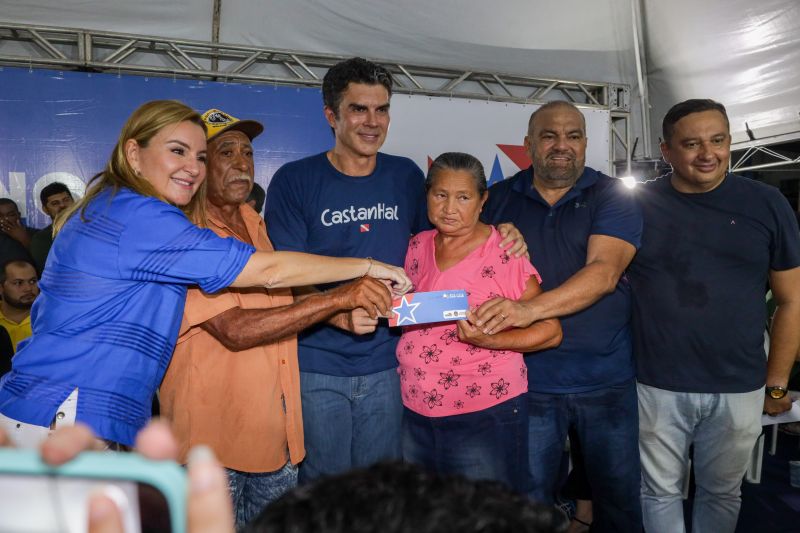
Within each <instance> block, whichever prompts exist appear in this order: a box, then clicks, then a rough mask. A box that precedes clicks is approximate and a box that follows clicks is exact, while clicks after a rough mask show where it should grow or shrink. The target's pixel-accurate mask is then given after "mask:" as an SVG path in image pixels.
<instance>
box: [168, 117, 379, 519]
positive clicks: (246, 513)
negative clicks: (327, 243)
mask: <svg viewBox="0 0 800 533" xmlns="http://www.w3.org/2000/svg"><path fill="white" fill-rule="evenodd" d="M203 120H204V122H205V123H206V127H207V129H208V156H207V157H208V160H207V167H208V171H207V174H208V177H207V182H208V191H207V192H208V194H207V195H206V214H207V227H208V228H210V229H211V230H212V231H214V233H216V234H217V235H219V236H221V237H234V238H237V239H239V240H241V241H243V242H246V243H248V244H252V245H253V246H255V247H256V249H258V250H265V251H271V250H272V246H271V245H270V243H269V238H268V235H267V232H266V227H265V224H264V220H263V219H262V218H261V217H259V216H258V215H256V214H255V213H254V212H253V210H251V209H250V208H249V207H248V206H246V205H245V199H246V198H247V195H248V193H249V191H250V186H251V185H252V184H253V176H254V175H255V168H254V163H253V161H254V158H253V146H252V140H253V139H254V138H255V137H256V136H258V135H259V134H260V133H261V132H262V131H263V129H264V128H263V126H262V125H261V124H260V123H258V122H256V121H253V120H239V119H237V118H235V117H233V116H231V115H229V114H227V113H225V112H223V111H220V110H218V109H211V110H209V111H206V112H205V113H204V114H203ZM376 300H377V301H381V302H382V306H383V307H384V308H388V307H389V306H391V293H390V292H389V290H388V289H387V288H386V287H384V285H383V284H382V283H380V282H379V281H376V280H374V279H372V278H369V277H364V278H361V279H359V280H358V281H355V282H353V283H348V284H344V285H340V286H339V287H337V288H335V289H332V290H330V291H328V292H325V293H321V294H316V295H313V296H310V297H308V298H306V299H303V300H301V301H298V302H294V301H293V299H292V293H291V291H290V290H289V289H253V288H247V289H224V290H222V291H219V292H217V293H216V294H213V295H211V294H206V293H205V292H203V291H201V290H200V289H198V288H191V289H189V291H188V293H187V296H186V307H185V309H184V313H183V321H182V323H181V329H180V336H179V337H178V342H177V344H176V346H175V353H174V354H173V356H172V361H171V362H170V365H169V368H168V369H167V373H166V375H165V376H164V381H163V382H162V384H161V388H160V394H159V398H160V400H161V412H162V414H163V415H164V416H165V417H166V418H167V419H169V420H170V421H171V425H172V429H173V432H174V433H175V436H176V438H177V440H178V447H179V459H180V460H181V462H186V460H187V457H188V454H189V450H190V448H191V447H192V446H195V445H197V444H205V445H208V446H211V448H212V449H213V450H214V452H215V454H216V456H217V457H218V458H219V459H220V461H221V462H222V464H223V465H224V466H225V467H226V468H227V472H228V478H229V479H230V486H231V492H232V496H233V502H234V512H235V515H236V523H237V526H238V527H241V526H244V524H245V523H246V522H248V521H249V520H250V519H251V518H252V517H254V516H256V515H257V514H258V513H259V512H261V509H263V508H264V507H265V506H266V505H267V504H268V503H270V502H271V501H273V500H275V499H276V498H278V497H279V496H280V495H281V494H283V493H284V492H286V491H287V490H289V489H290V488H292V487H293V486H295V485H296V483H297V466H296V465H297V464H298V463H300V461H302V459H303V457H304V456H305V450H304V447H303V421H302V418H301V407H300V382H299V381H300V380H299V375H298V368H297V337H296V334H297V332H298V331H300V330H302V329H304V328H305V327H308V326H310V325H312V324H313V323H315V322H319V321H321V320H325V319H327V318H329V317H330V316H331V315H333V314H335V313H337V312H340V311H343V310H349V309H352V308H354V307H362V308H368V309H370V311H371V312H373V314H375V313H374V311H373V310H374V305H373V304H372V302H373V301H376Z"/></svg>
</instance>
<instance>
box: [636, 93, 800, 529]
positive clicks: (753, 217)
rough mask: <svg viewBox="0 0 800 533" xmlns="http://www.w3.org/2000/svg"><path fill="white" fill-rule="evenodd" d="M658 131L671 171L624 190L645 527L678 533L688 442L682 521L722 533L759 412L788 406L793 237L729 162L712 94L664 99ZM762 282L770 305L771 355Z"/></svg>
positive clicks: (783, 209) (796, 297)
mask: <svg viewBox="0 0 800 533" xmlns="http://www.w3.org/2000/svg"><path fill="white" fill-rule="evenodd" d="M663 135H664V142H663V143H662V144H661V152H662V154H663V155H664V158H665V159H666V160H667V161H668V162H669V163H670V164H671V165H672V173H671V174H668V175H666V176H664V177H662V178H659V179H658V180H656V181H654V182H650V183H647V184H646V185H645V186H643V187H639V188H638V189H639V190H637V191H636V193H637V197H638V198H639V200H640V205H641V208H642V214H643V216H644V233H643V235H642V246H641V249H640V250H639V253H638V254H637V256H636V259H635V260H634V262H633V264H632V265H631V268H630V279H631V285H632V287H633V295H634V298H633V302H634V313H633V332H634V354H635V357H636V362H637V369H638V381H639V385H638V389H639V418H640V449H641V461H642V510H643V513H644V522H645V528H646V529H647V531H685V529H684V518H683V501H682V500H683V499H682V488H683V480H684V479H685V476H686V475H688V467H689V448H690V446H693V449H694V452H693V458H692V463H693V465H694V474H695V481H696V485H697V492H696V494H695V498H694V512H693V517H692V530H693V531H713V532H715V533H716V532H721V533H724V532H733V531H734V529H735V528H736V522H737V517H738V514H739V507H740V504H741V497H740V486H741V483H742V477H743V476H744V473H745V470H746V469H747V465H748V463H749V460H750V453H751V451H752V449H753V445H754V444H755V442H756V439H757V438H758V435H759V434H760V433H761V412H762V409H763V410H764V411H766V412H767V413H769V414H778V413H780V412H783V411H785V410H787V409H789V408H790V407H791V401H790V398H789V396H787V395H786V387H787V383H788V379H789V372H790V370H791V368H792V363H793V362H794V358H795V354H796V353H797V349H798V346H800V234H798V230H797V223H796V221H795V216H794V213H793V212H792V209H791V207H790V206H789V204H788V202H787V201H786V199H785V198H784V197H783V195H782V194H781V193H780V191H779V190H778V189H776V188H775V187H770V186H768V185H765V184H763V183H759V182H757V181H753V180H750V179H747V178H743V177H741V176H736V175H734V174H729V173H728V172H727V169H728V163H729V160H730V144H731V137H730V133H729V124H728V117H727V114H726V112H725V108H724V107H723V106H722V104H719V103H717V102H714V101H713V100H687V101H685V102H681V103H679V104H677V105H675V106H673V107H672V109H670V110H669V111H668V112H667V115H666V116H665V117H664V123H663ZM767 281H769V284H770V287H771V288H772V292H773V294H774V296H775V301H776V303H777V310H776V311H775V315H774V319H773V324H772V331H771V333H772V338H771V343H770V347H769V358H766V356H765V355H766V354H765V353H764V324H765V322H766V318H767V317H766V306H765V303H764V292H765V290H764V288H765V286H766V284H767ZM765 383H766V390H765V389H764V385H765ZM765 393H766V394H765Z"/></svg>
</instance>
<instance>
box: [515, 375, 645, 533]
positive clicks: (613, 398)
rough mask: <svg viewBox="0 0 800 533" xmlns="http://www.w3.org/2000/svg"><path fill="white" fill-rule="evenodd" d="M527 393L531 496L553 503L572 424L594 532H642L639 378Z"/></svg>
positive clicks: (537, 499)
mask: <svg viewBox="0 0 800 533" xmlns="http://www.w3.org/2000/svg"><path fill="white" fill-rule="evenodd" d="M527 396H528V421H529V425H528V429H529V447H530V467H531V476H532V477H533V480H532V482H533V490H532V491H531V492H530V495H531V498H533V499H534V500H536V501H540V502H542V503H552V502H553V500H554V496H555V493H556V490H557V489H558V487H557V486H556V484H557V483H558V474H559V467H560V465H561V459H562V457H563V454H564V443H565V441H566V437H567V431H568V430H569V429H570V428H573V429H574V430H575V432H576V433H577V434H578V439H579V440H580V442H581V444H582V445H583V459H584V462H585V465H586V475H587V478H588V480H589V485H590V486H591V490H592V501H593V505H594V507H593V513H594V518H593V523H592V531H593V532H595V531H609V532H615V533H623V532H628V531H637V532H638V531H641V530H642V509H641V504H640V494H639V490H640V484H641V468H640V465H639V438H638V437H639V417H638V411H637V403H636V383H635V381H634V380H629V381H627V382H625V383H622V384H620V385H615V386H613V387H606V388H603V389H599V390H595V391H591V392H581V393H576V394H540V393H536V392H528V395H527Z"/></svg>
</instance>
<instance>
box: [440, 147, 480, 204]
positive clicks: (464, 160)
mask: <svg viewBox="0 0 800 533" xmlns="http://www.w3.org/2000/svg"><path fill="white" fill-rule="evenodd" d="M443 170H463V171H465V172H469V174H470V175H471V176H472V180H473V181H474V183H475V188H476V189H477V190H478V194H480V195H482V194H483V193H484V192H486V190H487V189H488V186H487V185H486V173H485V172H484V171H483V165H482V164H481V162H480V161H478V158H476V157H475V156H473V155H470V154H465V153H464V152H445V153H443V154H441V155H440V156H439V157H437V158H436V159H434V160H433V163H432V164H431V168H429V169H428V176H427V177H426V178H425V190H426V191H429V190H430V188H431V186H432V185H433V179H434V178H435V177H436V175H437V174H438V173H439V172H441V171H443Z"/></svg>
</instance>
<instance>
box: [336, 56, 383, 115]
mask: <svg viewBox="0 0 800 533" xmlns="http://www.w3.org/2000/svg"><path fill="white" fill-rule="evenodd" d="M350 83H365V84H367V85H378V84H380V85H383V86H384V87H385V88H386V90H387V91H388V92H389V96H390V97H391V96H392V85H393V82H392V75H391V74H390V73H389V71H388V70H386V69H385V68H384V67H382V66H380V65H378V64H376V63H373V62H372V61H367V60H366V59H364V58H362V57H353V58H351V59H347V60H345V61H342V62H340V63H336V64H335V65H334V66H332V67H331V68H330V70H328V72H326V73H325V77H324V78H323V79H322V102H323V104H325V106H326V107H328V108H330V109H331V111H333V114H334V115H336V116H337V117H338V116H339V104H341V103H342V94H343V93H344V92H345V91H346V90H347V86H348V84H350Z"/></svg>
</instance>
